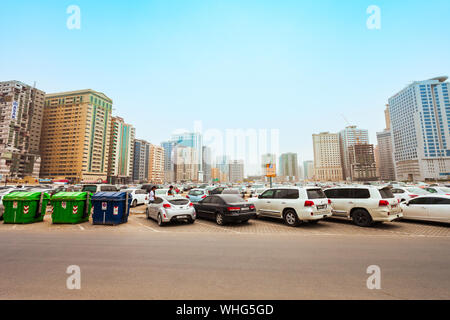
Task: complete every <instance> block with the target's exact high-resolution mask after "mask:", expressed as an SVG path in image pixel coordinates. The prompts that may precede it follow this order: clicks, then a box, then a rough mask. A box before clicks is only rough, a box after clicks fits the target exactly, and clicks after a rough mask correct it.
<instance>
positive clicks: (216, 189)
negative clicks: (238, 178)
mask: <svg viewBox="0 0 450 320" xmlns="http://www.w3.org/2000/svg"><path fill="white" fill-rule="evenodd" d="M223 190H225V187H216V188H214V189H212V190H209V195H213V194H222V192H223Z"/></svg>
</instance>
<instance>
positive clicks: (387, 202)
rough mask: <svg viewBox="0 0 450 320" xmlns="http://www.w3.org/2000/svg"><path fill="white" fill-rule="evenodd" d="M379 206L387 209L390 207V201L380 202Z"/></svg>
mask: <svg viewBox="0 0 450 320" xmlns="http://www.w3.org/2000/svg"><path fill="white" fill-rule="evenodd" d="M378 205H379V206H380V207H387V206H388V205H389V201H387V200H380V202H379V203H378Z"/></svg>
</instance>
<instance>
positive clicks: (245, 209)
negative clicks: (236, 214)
mask: <svg viewBox="0 0 450 320" xmlns="http://www.w3.org/2000/svg"><path fill="white" fill-rule="evenodd" d="M248 210H250V209H249V208H241V211H248Z"/></svg>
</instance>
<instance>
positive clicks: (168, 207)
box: [146, 196, 196, 226]
mask: <svg viewBox="0 0 450 320" xmlns="http://www.w3.org/2000/svg"><path fill="white" fill-rule="evenodd" d="M146 215H147V219H154V220H156V221H157V222H158V225H159V226H163V225H164V224H166V223H169V222H178V221H185V222H188V223H194V222H195V219H196V213H195V209H194V206H193V204H192V202H191V201H189V199H186V198H184V197H181V196H158V197H157V198H156V199H155V201H154V202H153V203H149V204H148V206H147V210H146Z"/></svg>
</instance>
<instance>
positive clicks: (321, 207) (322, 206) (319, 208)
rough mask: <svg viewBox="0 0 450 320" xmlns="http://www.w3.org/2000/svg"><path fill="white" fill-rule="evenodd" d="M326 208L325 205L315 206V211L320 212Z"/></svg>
mask: <svg viewBox="0 0 450 320" xmlns="http://www.w3.org/2000/svg"><path fill="white" fill-rule="evenodd" d="M326 207H327V205H325V204H323V205H320V206H317V210H322V209H325V208H326Z"/></svg>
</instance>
